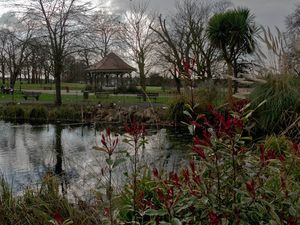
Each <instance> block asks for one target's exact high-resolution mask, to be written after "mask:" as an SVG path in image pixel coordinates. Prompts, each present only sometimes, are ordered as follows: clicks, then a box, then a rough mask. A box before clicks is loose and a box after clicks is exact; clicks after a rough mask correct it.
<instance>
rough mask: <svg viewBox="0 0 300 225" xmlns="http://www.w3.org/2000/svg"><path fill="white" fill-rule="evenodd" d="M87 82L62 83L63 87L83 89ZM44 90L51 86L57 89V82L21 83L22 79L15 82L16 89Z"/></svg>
mask: <svg viewBox="0 0 300 225" xmlns="http://www.w3.org/2000/svg"><path fill="white" fill-rule="evenodd" d="M85 86H86V84H80V83H65V82H63V83H61V89H62V90H66V87H68V88H69V90H83V89H84V88H85ZM20 88H21V89H22V90H44V89H49V88H51V89H52V90H55V84H53V83H49V84H28V83H26V82H24V81H23V82H22V84H21V85H20V81H16V83H15V90H20Z"/></svg>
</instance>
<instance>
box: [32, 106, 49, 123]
mask: <svg viewBox="0 0 300 225" xmlns="http://www.w3.org/2000/svg"><path fill="white" fill-rule="evenodd" d="M47 118H48V112H47V110H46V108H45V107H43V106H39V107H33V108H31V109H30V111H29V118H28V119H29V122H30V123H32V124H40V123H45V122H46V121H47Z"/></svg>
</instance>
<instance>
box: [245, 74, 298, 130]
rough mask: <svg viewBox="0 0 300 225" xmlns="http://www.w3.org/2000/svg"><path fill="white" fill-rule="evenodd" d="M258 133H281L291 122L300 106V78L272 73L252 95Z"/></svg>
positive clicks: (252, 106) (254, 118)
mask: <svg viewBox="0 0 300 225" xmlns="http://www.w3.org/2000/svg"><path fill="white" fill-rule="evenodd" d="M250 99H251V101H252V102H251V109H252V110H254V113H253V115H252V120H253V121H254V122H255V124H256V130H255V132H256V133H260V134H262V133H263V134H273V133H275V134H279V133H280V132H282V131H283V130H284V129H285V128H286V127H288V126H289V124H291V123H292V122H293V121H294V119H295V117H296V113H297V112H299V106H300V102H299V100H300V80H299V78H296V77H294V76H291V75H276V76H275V75H271V76H269V77H268V78H267V82H266V83H264V84H259V85H257V86H256V88H255V89H254V90H253V91H252V93H251V95H250Z"/></svg>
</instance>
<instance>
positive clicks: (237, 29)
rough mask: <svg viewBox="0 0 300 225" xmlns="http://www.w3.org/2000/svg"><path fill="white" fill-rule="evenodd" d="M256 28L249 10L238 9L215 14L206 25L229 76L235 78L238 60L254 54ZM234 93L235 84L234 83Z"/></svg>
mask: <svg viewBox="0 0 300 225" xmlns="http://www.w3.org/2000/svg"><path fill="white" fill-rule="evenodd" d="M258 30H259V29H258V27H257V26H256V25H255V23H254V16H253V15H252V14H250V11H249V9H246V8H238V9H233V10H228V11H226V12H222V13H218V14H215V15H214V16H213V17H212V18H211V19H210V21H209V23H208V37H209V39H210V41H211V44H212V45H214V46H216V47H217V48H219V49H220V50H221V52H222V57H223V59H224V60H225V62H226V63H227V66H228V73H229V76H234V77H235V78H237V75H238V60H239V59H240V58H241V57H243V56H245V55H247V54H251V53H253V52H254V49H255V45H256V38H255V37H256V35H257V33H258ZM228 84H229V87H228V89H229V90H228V94H229V98H230V99H231V96H232V80H231V78H229V82H228ZM234 91H235V92H236V91H237V83H236V82H235V90H234Z"/></svg>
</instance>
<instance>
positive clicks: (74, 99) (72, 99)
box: [0, 93, 171, 104]
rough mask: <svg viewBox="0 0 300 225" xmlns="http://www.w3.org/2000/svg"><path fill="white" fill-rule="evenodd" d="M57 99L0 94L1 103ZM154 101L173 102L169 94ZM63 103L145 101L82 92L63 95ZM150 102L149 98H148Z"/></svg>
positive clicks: (45, 95) (135, 98)
mask: <svg viewBox="0 0 300 225" xmlns="http://www.w3.org/2000/svg"><path fill="white" fill-rule="evenodd" d="M54 100H55V95H54V94H46V93H42V94H41V95H40V97H39V100H38V101H36V100H35V99H34V98H29V99H28V100H27V101H26V100H25V99H24V98H23V96H22V94H20V93H16V94H14V95H13V96H12V95H4V94H0V103H1V102H2V103H8V102H16V103H18V102H20V103H26V102H36V103H53V102H54ZM150 101H151V102H153V103H155V102H156V103H161V104H169V103H170V102H171V97H168V96H159V97H158V98H157V100H156V101H154V100H153V99H150ZM62 102H63V103H72V104H86V103H88V104H97V103H101V104H109V103H117V104H136V103H143V101H141V100H139V99H138V98H137V97H136V96H122V95H119V96H118V95H110V96H106V97H100V98H97V97H96V96H95V95H89V98H88V99H84V98H83V95H82V94H79V95H62ZM147 102H149V100H147Z"/></svg>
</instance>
